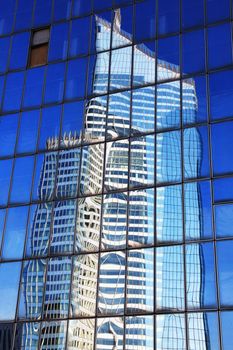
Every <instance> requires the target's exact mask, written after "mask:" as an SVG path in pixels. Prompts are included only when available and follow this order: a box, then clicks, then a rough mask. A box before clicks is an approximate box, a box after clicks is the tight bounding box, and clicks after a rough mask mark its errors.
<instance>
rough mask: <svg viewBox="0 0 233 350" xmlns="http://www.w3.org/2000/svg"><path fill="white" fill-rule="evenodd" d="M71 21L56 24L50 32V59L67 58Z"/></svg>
mask: <svg viewBox="0 0 233 350" xmlns="http://www.w3.org/2000/svg"><path fill="white" fill-rule="evenodd" d="M68 34H69V23H68V22H65V23H62V24H54V25H53V26H52V28H51V32H50V41H49V55H48V60H49V61H54V60H59V59H63V60H64V59H66V57H67V52H68Z"/></svg>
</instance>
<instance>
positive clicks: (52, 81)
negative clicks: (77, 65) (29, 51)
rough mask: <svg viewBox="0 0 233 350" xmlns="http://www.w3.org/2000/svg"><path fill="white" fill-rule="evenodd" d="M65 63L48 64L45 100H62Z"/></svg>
mask: <svg viewBox="0 0 233 350" xmlns="http://www.w3.org/2000/svg"><path fill="white" fill-rule="evenodd" d="M64 78H65V63H57V64H52V65H49V66H48V69H47V78H46V88H45V96H44V102H45V103H51V102H60V101H61V100H62V98H63V93H64Z"/></svg>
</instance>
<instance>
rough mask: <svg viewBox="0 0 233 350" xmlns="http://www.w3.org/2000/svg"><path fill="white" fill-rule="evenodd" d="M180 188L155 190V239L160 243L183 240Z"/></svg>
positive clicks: (159, 188)
mask: <svg viewBox="0 0 233 350" xmlns="http://www.w3.org/2000/svg"><path fill="white" fill-rule="evenodd" d="M182 212H183V210H182V187H181V186H180V185H178V186H166V187H158V188H157V190H156V239H157V242H158V243H160V242H161V243H162V242H181V241H182V240H183V217H182Z"/></svg>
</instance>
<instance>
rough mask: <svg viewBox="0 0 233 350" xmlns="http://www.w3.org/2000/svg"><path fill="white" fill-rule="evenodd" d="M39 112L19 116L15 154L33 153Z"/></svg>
mask: <svg viewBox="0 0 233 350" xmlns="http://www.w3.org/2000/svg"><path fill="white" fill-rule="evenodd" d="M39 119H40V111H39V110H35V111H29V112H24V113H22V114H21V121H20V128H19V135H18V143H17V148H16V152H17V153H27V152H35V150H36V145H37V134H38V127H39Z"/></svg>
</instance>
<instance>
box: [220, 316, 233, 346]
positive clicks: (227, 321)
mask: <svg viewBox="0 0 233 350" xmlns="http://www.w3.org/2000/svg"><path fill="white" fill-rule="evenodd" d="M232 324H233V312H232V311H225V312H221V325H222V341H223V346H224V350H230V348H231V339H232Z"/></svg>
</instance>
